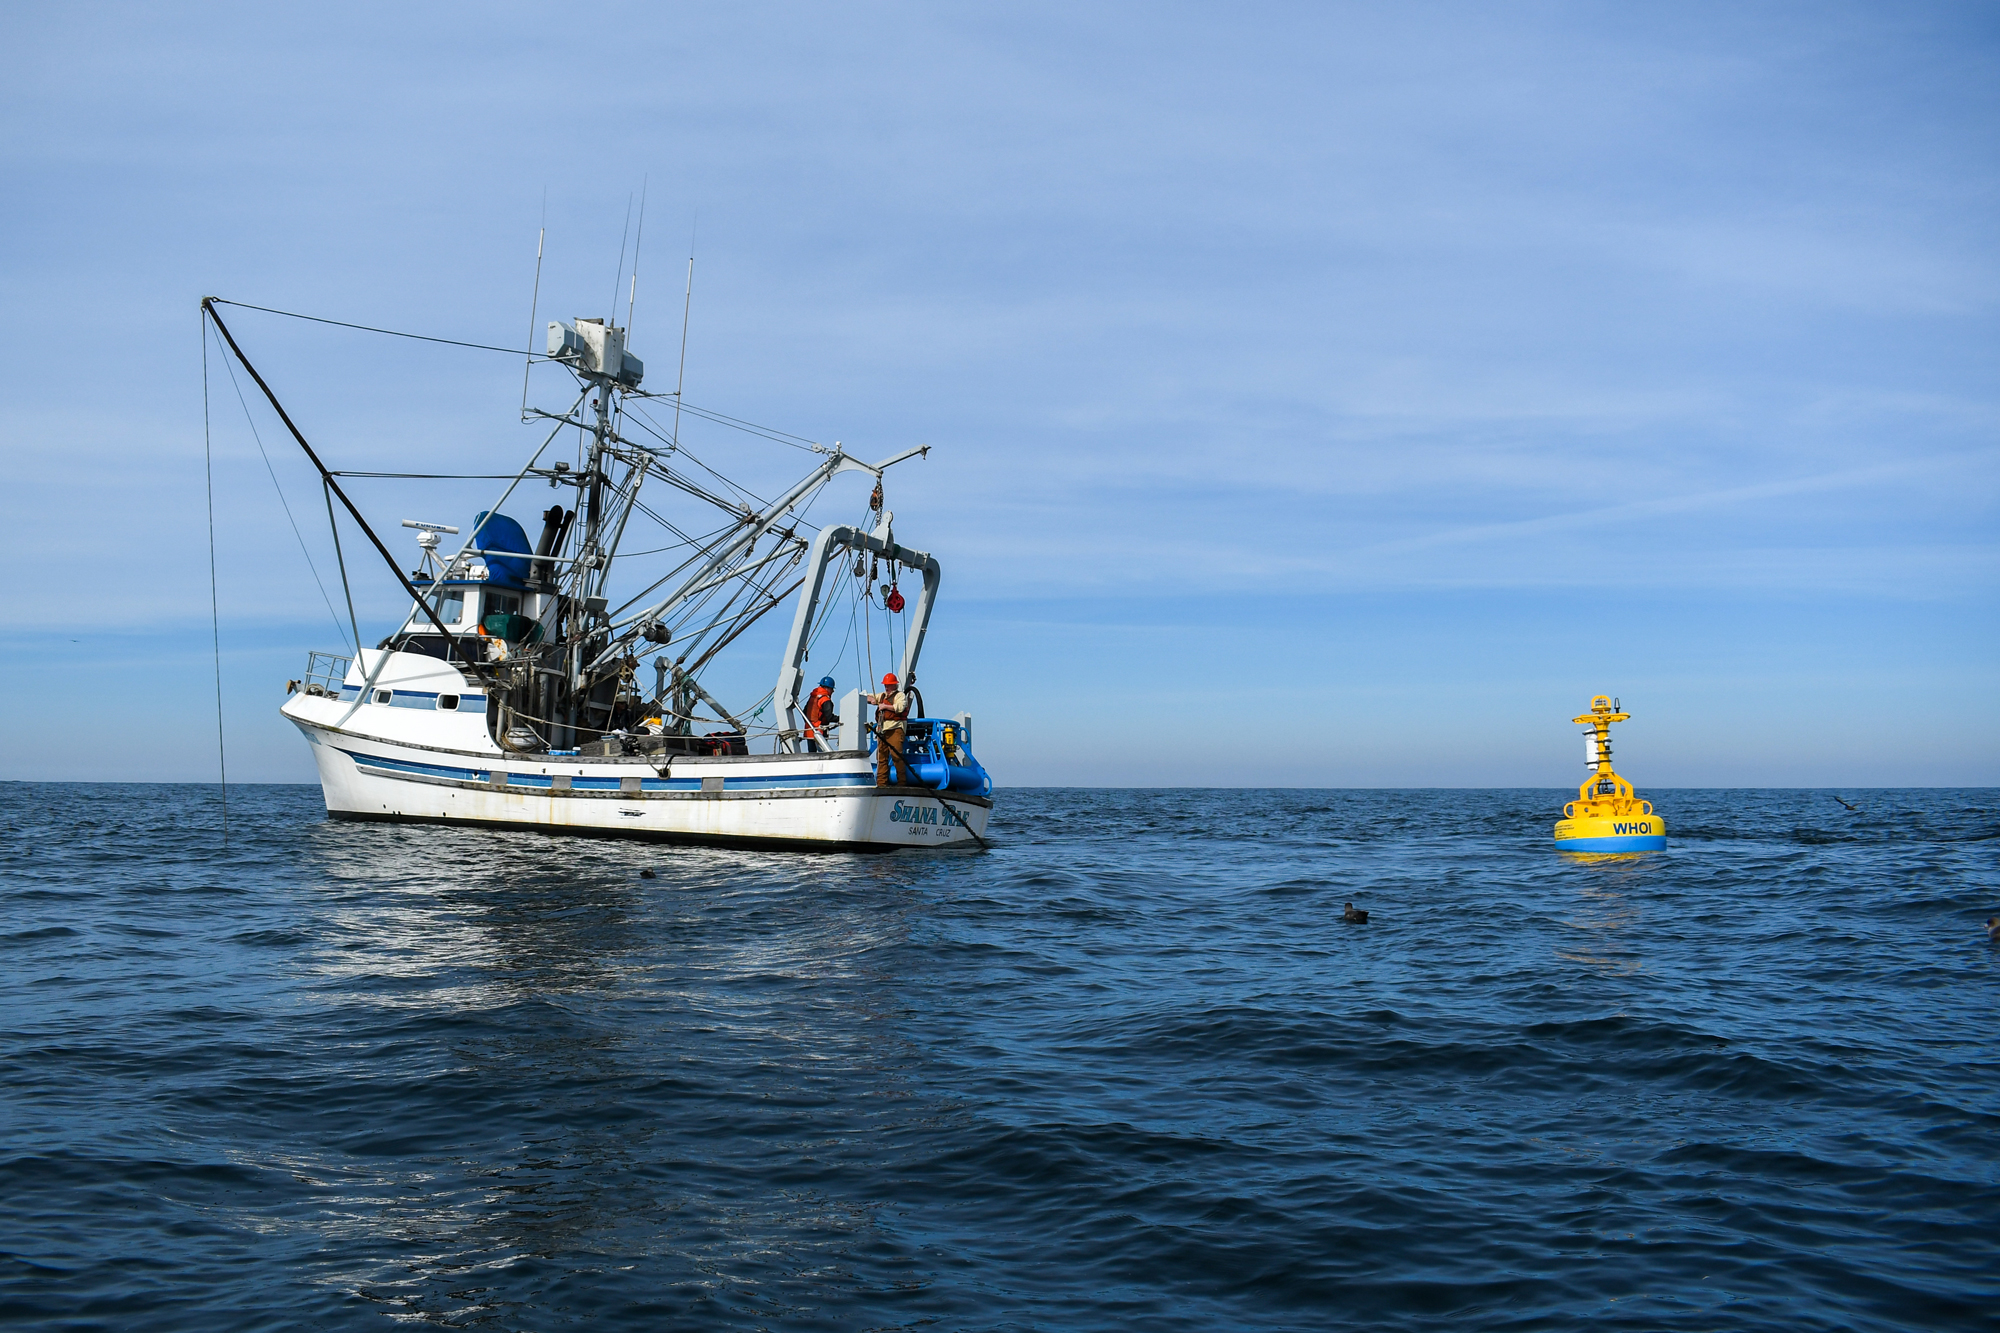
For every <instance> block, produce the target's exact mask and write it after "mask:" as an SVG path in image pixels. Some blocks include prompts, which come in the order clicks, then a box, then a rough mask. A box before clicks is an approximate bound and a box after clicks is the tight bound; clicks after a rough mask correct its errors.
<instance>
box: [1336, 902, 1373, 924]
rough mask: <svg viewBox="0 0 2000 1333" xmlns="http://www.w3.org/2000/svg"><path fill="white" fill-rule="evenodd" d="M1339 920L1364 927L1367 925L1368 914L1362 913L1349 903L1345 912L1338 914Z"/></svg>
mask: <svg viewBox="0 0 2000 1333" xmlns="http://www.w3.org/2000/svg"><path fill="white" fill-rule="evenodd" d="M1340 919H1341V920H1342V921H1351V922H1353V923H1354V924H1355V925H1357V926H1365V925H1367V924H1368V913H1366V912H1364V911H1362V910H1361V909H1360V908H1358V907H1356V906H1355V905H1354V904H1353V903H1349V904H1348V905H1347V910H1346V911H1345V912H1342V913H1341V914H1340Z"/></svg>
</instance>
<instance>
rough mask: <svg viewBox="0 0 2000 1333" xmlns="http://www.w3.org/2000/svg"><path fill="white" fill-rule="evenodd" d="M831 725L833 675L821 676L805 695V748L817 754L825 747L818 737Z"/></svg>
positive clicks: (823, 734) (824, 733) (825, 732)
mask: <svg viewBox="0 0 2000 1333" xmlns="http://www.w3.org/2000/svg"><path fill="white" fill-rule="evenodd" d="M832 726H833V677H832V676H821V677H820V679H819V685H818V686H817V687H815V688H814V690H813V692H812V693H811V694H808V695H807V696H806V749H807V750H808V751H810V752H811V753H813V754H818V753H819V752H820V751H821V750H823V749H825V748H826V747H825V746H823V745H821V744H820V743H819V742H820V737H822V736H825V735H826V734H827V732H828V730H830V729H831V728H832Z"/></svg>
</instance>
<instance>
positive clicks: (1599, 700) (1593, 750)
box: [1556, 694, 1667, 852]
mask: <svg viewBox="0 0 2000 1333" xmlns="http://www.w3.org/2000/svg"><path fill="white" fill-rule="evenodd" d="M1631 717H1632V715H1631V714H1630V713H1626V712H1621V711H1619V708H1618V701H1617V700H1616V699H1613V698H1611V697H1610V696H1609V695H1604V694H1600V695H1598V696H1597V697H1596V698H1594V699H1592V700H1591V701H1590V711H1589V712H1588V713H1585V714H1583V716H1581V717H1577V718H1572V719H1571V721H1573V722H1578V723H1581V724H1582V725H1584V726H1587V727H1589V728H1590V730H1589V731H1586V732H1584V733H1583V761H1584V763H1585V764H1586V765H1588V766H1589V768H1590V776H1589V777H1588V778H1586V779H1585V780H1584V783H1583V785H1582V786H1581V787H1578V788H1577V789H1576V799H1575V800H1574V801H1571V802H1570V803H1569V804H1568V805H1565V806H1564V807H1563V817H1562V819H1561V820H1559V821H1558V822H1557V824H1556V850H1557V851H1559V852H1657V851H1662V850H1664V849H1665V848H1666V845H1667V821H1666V820H1665V819H1664V818H1662V817H1661V816H1659V815H1657V814H1654V813H1653V803H1652V802H1651V801H1641V800H1639V799H1637V798H1636V797H1634V796H1633V795H1632V784H1631V783H1629V782H1627V781H1626V780H1625V779H1624V778H1622V777H1620V776H1619V775H1618V772H1617V770H1615V769H1613V768H1612V767H1611V724H1612V723H1613V722H1626V721H1630V720H1631Z"/></svg>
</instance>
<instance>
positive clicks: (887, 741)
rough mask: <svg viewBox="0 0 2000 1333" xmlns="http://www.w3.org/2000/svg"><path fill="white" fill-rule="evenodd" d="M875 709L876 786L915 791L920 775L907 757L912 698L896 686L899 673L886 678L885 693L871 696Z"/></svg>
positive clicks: (883, 683)
mask: <svg viewBox="0 0 2000 1333" xmlns="http://www.w3.org/2000/svg"><path fill="white" fill-rule="evenodd" d="M867 699H868V702H869V703H871V704H874V705H875V785H876V786H878V787H892V786H894V787H914V786H916V785H917V777H916V774H914V773H912V772H910V761H909V760H907V759H905V758H904V757H903V723H904V721H905V720H906V719H907V718H908V717H909V716H910V696H909V694H908V693H907V692H906V691H904V690H903V689H901V688H899V687H898V686H897V684H896V673H895V672H893V671H891V672H890V673H889V674H888V675H886V676H884V677H882V692H881V693H880V694H871V695H868V696H867Z"/></svg>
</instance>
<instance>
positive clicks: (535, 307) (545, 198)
mask: <svg viewBox="0 0 2000 1333" xmlns="http://www.w3.org/2000/svg"><path fill="white" fill-rule="evenodd" d="M548 238H549V187H548V186H546V185H544V186H543V187H542V229H541V231H540V232H539V233H538V234H537V235H536V237H535V293H534V295H533V296H531V297H530V298H529V299H528V351H527V355H526V356H524V357H523V358H522V360H521V420H523V421H526V420H527V419H528V372H529V371H530V370H532V369H534V366H535V316H536V315H538V314H540V313H541V310H542V242H544V241H546V240H547V239H548ZM328 504H329V505H331V504H332V502H331V501H328ZM332 513H333V510H332V509H331V508H329V509H328V510H327V514H328V515H329V516H331V515H332ZM355 642H357V643H358V642H360V640H358V639H357V640H356V641H355Z"/></svg>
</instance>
